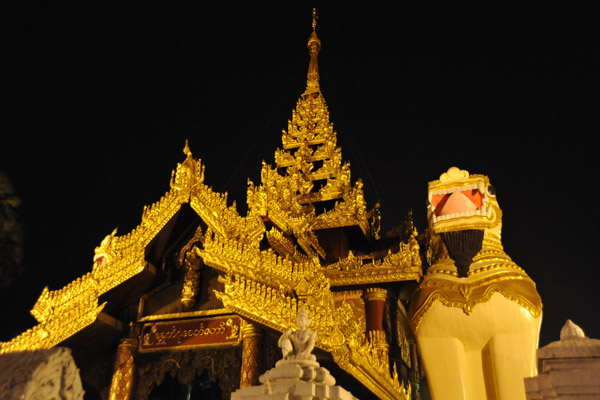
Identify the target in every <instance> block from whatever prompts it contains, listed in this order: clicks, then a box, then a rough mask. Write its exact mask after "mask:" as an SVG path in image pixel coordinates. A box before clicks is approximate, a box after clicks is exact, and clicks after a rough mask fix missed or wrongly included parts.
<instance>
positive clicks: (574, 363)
mask: <svg viewBox="0 0 600 400" xmlns="http://www.w3.org/2000/svg"><path fill="white" fill-rule="evenodd" d="M538 363H539V367H538V369H539V374H538V375H537V376H534V377H531V378H525V391H526V392H527V399H528V400H598V399H600V340H598V339H590V338H587V337H585V335H584V334H583V331H581V328H579V327H577V326H576V325H575V324H573V323H572V322H571V321H567V323H566V324H565V327H563V330H562V331H561V339H560V341H557V342H552V343H550V344H549V345H547V346H545V347H542V348H541V349H539V350H538Z"/></svg>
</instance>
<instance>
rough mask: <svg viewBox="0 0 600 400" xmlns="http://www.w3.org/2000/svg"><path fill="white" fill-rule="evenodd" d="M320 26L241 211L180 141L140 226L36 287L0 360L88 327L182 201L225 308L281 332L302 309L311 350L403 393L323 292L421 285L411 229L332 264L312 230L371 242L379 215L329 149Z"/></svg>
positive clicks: (189, 297) (372, 383)
mask: <svg viewBox="0 0 600 400" xmlns="http://www.w3.org/2000/svg"><path fill="white" fill-rule="evenodd" d="M316 21H317V17H316V12H315V10H313V17H312V33H311V35H310V37H309V41H308V45H307V46H308V49H309V54H310V63H309V68H308V75H307V86H306V90H305V92H304V93H303V94H302V95H301V96H300V98H299V100H298V102H297V104H296V107H295V109H294V110H293V111H292V118H291V120H289V121H288V127H287V130H284V131H283V133H282V146H281V148H280V149H277V150H276V151H275V156H274V158H275V165H274V166H271V165H269V164H267V163H266V162H264V161H263V164H262V169H261V182H260V184H258V185H255V184H254V183H253V182H251V181H249V182H248V189H247V202H248V212H247V215H246V216H241V215H240V214H239V213H238V211H237V209H236V207H235V204H234V205H228V202H227V195H226V194H221V193H218V192H215V191H213V190H212V188H211V187H210V186H208V185H206V184H205V182H204V176H205V167H204V165H203V164H202V162H201V161H200V160H199V159H195V158H194V157H193V156H192V152H191V150H190V148H189V146H188V143H187V141H186V144H185V148H184V154H185V160H184V161H183V162H182V163H180V164H178V165H177V167H176V168H175V170H174V171H173V173H172V177H171V181H170V189H169V191H168V192H167V193H166V194H165V195H164V196H163V197H162V198H161V199H160V200H159V201H158V202H156V203H155V204H152V205H150V206H147V207H144V210H143V213H142V218H141V222H140V224H139V225H138V227H136V228H135V229H134V230H133V231H131V232H129V233H127V234H125V235H124V236H116V230H115V231H113V232H112V233H111V234H110V235H107V236H106V238H105V240H103V242H102V243H101V245H100V246H99V247H98V248H97V249H96V251H95V257H94V264H93V266H92V271H91V272H90V273H88V274H86V275H84V276H83V277H81V278H79V279H77V280H76V281H74V282H72V283H70V284H69V285H67V286H65V287H64V288H62V289H60V290H53V291H50V290H48V288H46V289H44V291H43V292H42V294H41V296H40V298H39V299H38V301H37V302H36V304H35V306H34V308H33V310H32V311H31V313H32V314H33V316H34V317H35V318H36V320H37V321H38V324H37V325H36V326H34V327H33V328H32V329H30V330H28V331H26V332H24V333H22V334H21V335H19V336H17V337H16V338H14V339H13V340H11V341H9V342H4V343H0V354H1V353H6V352H11V351H19V350H32V349H40V348H49V347H52V346H55V345H57V344H59V343H61V342H62V341H64V340H65V339H67V338H69V337H70V336H72V335H74V334H75V333H77V332H80V331H82V330H84V329H85V328H86V327H88V326H89V325H90V324H92V323H93V322H94V321H95V320H96V319H97V318H98V316H99V315H100V314H101V313H102V312H103V310H104V309H105V306H106V302H103V303H102V304H100V301H99V299H100V297H101V296H103V295H105V294H106V293H107V292H109V291H110V290H112V289H114V288H116V287H117V286H119V285H121V284H123V283H124V282H126V281H127V280H130V279H132V278H133V277H135V276H136V275H138V274H140V273H141V272H142V271H144V270H146V269H148V268H149V264H150V262H149V261H148V259H147V255H146V249H147V248H148V246H149V245H150V243H151V242H152V241H153V240H155V238H156V237H157V236H158V235H159V233H160V232H161V230H163V228H164V227H165V226H166V225H167V224H168V223H169V221H170V220H171V219H173V218H174V216H175V215H176V214H177V213H178V212H180V210H181V208H182V206H183V205H184V204H188V205H189V206H190V208H191V209H192V210H193V211H194V213H195V214H196V215H197V217H198V218H199V219H201V220H202V226H201V227H200V228H198V230H196V233H195V234H194V237H193V238H188V239H187V240H188V242H187V244H186V245H184V246H183V247H184V250H189V251H191V252H193V253H194V254H195V255H197V256H198V257H199V258H197V259H198V260H200V259H201V262H203V263H204V264H205V265H208V266H210V267H212V268H214V269H215V270H216V271H219V274H220V278H219V279H220V281H221V282H222V283H223V290H221V291H217V290H215V294H216V295H217V297H218V298H219V299H220V300H221V302H222V303H223V306H224V307H225V308H226V309H227V310H229V312H234V313H237V314H239V315H241V316H243V317H245V318H247V319H249V320H251V321H254V322H256V323H259V324H262V325H264V326H267V327H270V328H272V329H275V330H277V331H282V332H283V331H285V330H286V329H289V328H290V327H293V326H295V317H296V313H297V310H298V308H299V307H300V306H301V305H305V306H306V307H307V310H308V312H309V314H310V315H311V318H312V320H313V325H312V326H313V329H315V330H317V331H318V341H317V347H320V348H321V349H323V350H326V351H328V352H330V353H331V354H332V357H333V359H334V361H335V362H336V363H338V365H340V367H341V368H342V369H344V370H346V371H347V372H349V373H350V374H351V375H353V376H354V377H355V378H356V379H358V380H359V381H361V382H362V383H363V384H364V385H365V386H366V387H368V388H369V389H370V390H372V391H373V393H375V394H377V395H378V396H379V397H380V398H389V399H399V398H404V395H402V397H400V396H401V394H400V393H404V390H403V387H402V384H401V383H400V382H399V381H398V375H397V373H392V374H390V370H392V371H395V366H393V367H392V368H390V364H389V363H388V360H382V359H380V358H381V354H379V353H377V351H376V349H375V348H374V347H373V345H372V343H371V339H370V338H369V337H368V335H367V333H366V332H365V331H364V326H363V325H361V324H360V323H358V322H357V321H356V316H355V313H354V312H353V310H352V306H351V305H350V303H348V302H346V299H345V298H342V299H341V300H340V299H339V296H337V297H336V294H335V293H334V292H333V291H332V290H331V288H332V287H333V286H340V287H341V286H365V285H376V284H381V283H386V282H398V281H407V280H418V279H419V278H420V276H421V261H420V256H419V246H418V244H417V241H416V231H414V232H412V235H411V236H410V237H409V238H408V239H407V240H405V241H400V243H398V245H397V247H396V248H395V250H391V249H388V250H387V252H385V253H384V254H381V255H377V254H354V253H353V252H352V251H349V252H347V253H346V254H345V255H343V257H342V256H340V257H337V259H334V260H333V261H332V259H331V256H330V255H329V254H328V250H326V248H324V245H323V243H324V242H323V239H322V237H320V232H322V231H325V230H332V229H340V230H343V229H347V228H351V227H354V228H357V230H358V232H360V233H361V234H362V235H363V236H364V238H365V240H366V241H374V240H377V239H378V237H379V236H378V234H379V232H378V227H379V213H378V210H377V207H376V208H375V209H373V210H368V209H367V204H366V201H365V197H364V193H363V184H362V182H361V180H360V179H359V180H357V181H355V182H354V183H353V182H352V180H351V174H350V163H349V162H344V161H343V159H342V152H341V148H340V147H339V146H338V145H337V133H336V132H335V130H334V129H333V123H332V122H331V121H330V118H329V110H328V107H327V104H326V102H325V99H324V97H323V95H322V93H321V91H320V87H319V72H318V54H319V51H320V49H321V41H320V40H319V38H318V37H317V34H316ZM198 243H199V244H198ZM182 252H183V250H182ZM180 262H181V264H184V263H183V262H182V261H181V257H180ZM197 262H200V261H197ZM179 267H180V268H192V267H193V266H190V265H187V264H185V265H180V266H179ZM189 271H191V270H188V272H189ZM192 272H193V271H191V272H190V273H189V274H186V278H185V279H186V281H185V282H184V288H183V292H182V297H181V302H182V303H183V304H185V305H186V306H189V305H190V304H193V299H194V297H195V296H196V295H197V290H199V288H198V285H197V284H196V285H195V282H194V279H197V276H196V275H194V273H192ZM196 283H197V282H196ZM138 317H139V316H138ZM131 322H132V323H136V322H139V321H131Z"/></svg>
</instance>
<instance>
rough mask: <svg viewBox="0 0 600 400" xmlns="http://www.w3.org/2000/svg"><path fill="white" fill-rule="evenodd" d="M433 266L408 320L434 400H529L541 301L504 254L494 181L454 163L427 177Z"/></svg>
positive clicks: (530, 281) (430, 251) (524, 275)
mask: <svg viewBox="0 0 600 400" xmlns="http://www.w3.org/2000/svg"><path fill="white" fill-rule="evenodd" d="M427 211H428V219H429V232H430V238H431V240H430V249H429V251H428V253H429V257H430V263H431V266H430V267H429V269H428V271H427V273H426V274H425V276H424V278H423V281H422V282H421V283H420V285H419V287H418V288H417V290H415V292H414V293H413V297H412V300H411V305H410V310H409V314H410V323H411V327H412V329H413V332H414V333H415V336H416V338H417V343H418V346H419V350H420V354H421V357H422V360H423V364H424V367H425V372H426V375H427V380H428V383H429V388H430V391H431V394H432V397H433V399H434V400H484V399H488V400H489V399H495V400H525V398H526V396H525V388H524V378H525V377H530V376H533V375H535V374H536V373H537V372H536V349H537V347H538V341H539V332H540V326H541V321H542V301H541V298H540V296H539V294H538V292H537V291H536V288H535V283H534V282H533V281H532V280H531V278H530V277H529V276H528V275H527V274H526V273H525V271H523V269H521V268H520V267H519V266H517V265H516V264H515V263H514V262H513V261H512V260H511V259H510V257H509V256H508V255H507V254H506V253H505V252H504V250H503V247H502V243H501V227H502V212H501V210H500V207H499V206H498V202H497V200H496V193H495V191H494V189H493V187H492V186H491V185H490V182H489V179H488V178H487V177H486V176H483V175H470V174H469V173H468V172H467V171H464V170H460V169H458V168H456V167H452V168H450V169H449V170H448V172H446V173H444V174H442V175H441V176H440V179H439V180H436V181H433V182H430V183H429V192H428V210H427Z"/></svg>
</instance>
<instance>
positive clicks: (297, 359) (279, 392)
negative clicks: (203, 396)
mask: <svg viewBox="0 0 600 400" xmlns="http://www.w3.org/2000/svg"><path fill="white" fill-rule="evenodd" d="M310 323H311V320H310V318H308V314H307V312H306V309H305V308H304V306H303V307H302V308H301V309H300V311H299V312H298V316H297V318H296V324H297V325H298V329H296V330H292V329H289V330H287V331H285V332H284V333H283V334H282V335H281V337H280V338H279V342H278V345H279V347H280V348H281V352H282V353H283V359H281V360H279V361H277V362H276V363H275V367H274V368H271V369H270V370H268V371H267V372H265V373H264V374H262V375H261V376H260V377H259V378H258V380H259V382H260V383H261V385H259V386H249V387H243V388H240V389H238V390H236V391H235V392H233V393H232V394H231V400H269V399H272V400H281V399H287V400H357V399H356V397H354V396H353V395H352V394H351V393H350V392H348V391H347V390H345V389H344V388H343V387H341V386H338V385H336V384H335V378H334V377H333V376H331V374H330V373H329V371H328V370H327V369H326V368H323V367H321V366H320V365H319V363H318V362H317V358H316V357H315V356H314V355H313V354H311V353H312V351H313V349H314V347H315V341H316V340H317V332H315V331H313V330H311V329H308V327H309V326H310Z"/></svg>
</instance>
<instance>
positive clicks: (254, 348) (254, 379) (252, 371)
mask: <svg viewBox="0 0 600 400" xmlns="http://www.w3.org/2000/svg"><path fill="white" fill-rule="evenodd" d="M242 338H243V339H242V340H243V342H242V371H241V373H240V375H241V380H240V387H247V386H256V385H259V384H260V382H259V381H258V377H259V375H260V372H261V371H260V369H261V364H262V353H263V350H262V346H263V331H262V330H261V329H260V328H258V327H257V326H256V325H255V324H253V323H251V322H248V321H246V322H245V323H244V325H243V328H242Z"/></svg>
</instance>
